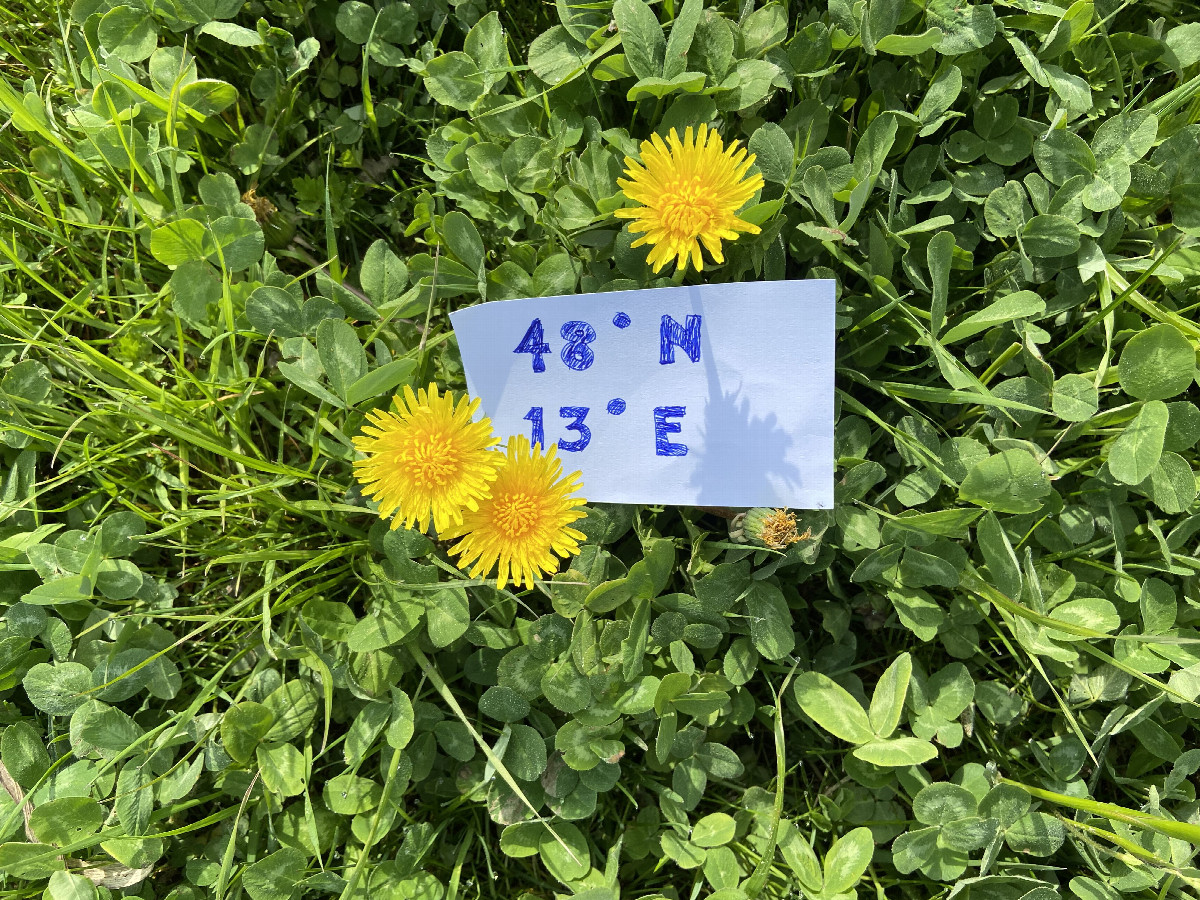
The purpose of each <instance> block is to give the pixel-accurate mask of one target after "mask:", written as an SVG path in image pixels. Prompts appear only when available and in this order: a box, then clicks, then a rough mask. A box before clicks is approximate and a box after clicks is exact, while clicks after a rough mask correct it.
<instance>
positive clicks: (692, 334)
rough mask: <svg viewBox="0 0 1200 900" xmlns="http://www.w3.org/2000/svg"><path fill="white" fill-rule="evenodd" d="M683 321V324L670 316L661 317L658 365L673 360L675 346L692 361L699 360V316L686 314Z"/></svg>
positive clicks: (667, 363)
mask: <svg viewBox="0 0 1200 900" xmlns="http://www.w3.org/2000/svg"><path fill="white" fill-rule="evenodd" d="M684 322H685V323H686V324H685V325H680V324H679V323H678V322H676V321H675V320H674V319H672V318H671V317H670V316H663V317H662V327H661V328H660V329H659V336H660V344H661V352H660V354H659V358H658V361H659V364H660V365H664V366H665V365H669V364H670V363H673V362H675V348H676V347H679V349H680V350H682V351H683V352H684V353H686V354H687V355H688V359H690V360H691V361H692V362H699V361H700V317H699V316H688V317H687V318H686V319H684Z"/></svg>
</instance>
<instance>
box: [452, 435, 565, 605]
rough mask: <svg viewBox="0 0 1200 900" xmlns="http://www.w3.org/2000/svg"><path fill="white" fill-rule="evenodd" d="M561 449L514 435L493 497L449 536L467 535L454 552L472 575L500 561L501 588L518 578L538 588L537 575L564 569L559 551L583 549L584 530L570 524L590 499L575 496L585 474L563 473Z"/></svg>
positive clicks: (454, 548) (476, 574) (483, 503)
mask: <svg viewBox="0 0 1200 900" xmlns="http://www.w3.org/2000/svg"><path fill="white" fill-rule="evenodd" d="M557 450H558V448H557V447H555V446H553V445H551V447H550V450H549V452H548V453H545V454H543V453H542V448H541V446H540V445H536V446H533V447H531V446H530V444H529V438H528V437H526V436H525V435H518V436H516V437H514V438H511V439H509V442H508V448H507V453H506V454H505V455H504V456H503V457H501V458H502V459H503V460H504V465H503V467H502V468H501V469H500V474H499V475H498V476H497V477H496V480H495V482H494V483H493V484H492V490H491V496H489V497H488V498H487V499H486V500H482V501H480V503H479V508H478V509H476V510H473V511H471V512H467V513H464V514H463V520H462V524H461V525H459V526H457V527H455V528H454V529H453V530H452V531H451V532H450V533H449V534H448V535H447V537H450V538H461V540H460V541H459V542H458V544H456V545H455V546H454V547H453V548H452V549H451V551H450V552H451V553H454V554H456V555H457V556H458V557H459V561H458V562H459V567H460V568H463V569H465V568H466V567H467V566H471V569H470V575H471V577H472V578H478V577H480V576H481V575H484V574H485V573H487V572H488V571H490V570H491V568H492V566H493V565H498V567H499V568H498V571H497V573H496V587H498V588H503V587H504V585H505V584H506V583H507V582H509V581H512V582H513V583H514V584H520V583H523V584H524V585H525V587H527V588H532V587H533V580H534V578H535V577H538V576H539V575H541V574H543V573H546V572H552V571H555V570H556V569H557V568H558V560H556V559H555V558H554V555H553V554H555V553H557V554H558V555H559V556H561V557H563V558H566V557H568V556H574V555H575V554H576V553H578V552H579V542H580V541H582V540H583V539H584V534H583V532H581V531H578V530H576V529H574V528H571V527H570V525H571V523H572V522H574V521H576V520H577V519H581V518H583V516H584V512H583V510H582V509H579V507H581V506H582V505H583V504H584V503H586V502H587V501H585V500H584V499H583V498H582V497H573V496H571V494H573V493H574V492H575V491H577V490H579V488H580V487H581V483H580V481H579V476H580V473H579V472H574V473H572V474H571V475H568V476H566V477H560V476H561V475H562V462H561V460H559V459H558V458H557V455H556V454H557ZM496 455H497V456H500V454H499V453H497V454H496Z"/></svg>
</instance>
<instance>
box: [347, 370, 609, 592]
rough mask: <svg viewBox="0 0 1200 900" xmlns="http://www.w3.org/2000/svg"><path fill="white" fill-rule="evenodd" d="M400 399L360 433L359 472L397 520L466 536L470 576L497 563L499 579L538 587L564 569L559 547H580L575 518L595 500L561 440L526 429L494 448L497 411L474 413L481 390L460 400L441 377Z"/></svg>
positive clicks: (569, 552)
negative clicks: (539, 441)
mask: <svg viewBox="0 0 1200 900" xmlns="http://www.w3.org/2000/svg"><path fill="white" fill-rule="evenodd" d="M393 406H394V411H391V410H389V411H383V410H373V411H372V412H370V413H369V414H368V416H367V419H368V422H367V424H366V425H364V426H363V433H362V434H361V435H359V436H358V437H356V438H355V439H354V446H355V447H356V448H357V449H358V450H359V451H360V452H361V453H363V454H365V457H366V458H365V459H360V460H357V461H356V462H355V463H354V467H355V476H356V477H357V478H358V480H359V482H361V483H362V485H363V490H364V493H366V494H367V495H368V496H370V497H373V498H374V499H375V500H376V501H378V503H379V515H380V516H381V517H382V518H384V519H387V518H389V517H390V518H391V519H392V527H393V528H399V527H400V526H401V525H403V526H405V527H406V528H409V527H412V526H413V525H416V526H418V527H419V528H421V529H422V530H424V529H426V528H428V527H429V523H430V522H431V521H432V523H433V527H434V528H435V529H437V532H438V535H439V536H440V537H442V538H445V539H448V540H457V541H458V543H457V544H455V545H454V546H453V547H452V548H451V550H450V552H451V553H453V554H455V555H456V556H458V557H459V562H460V564H461V565H462V566H463V567H464V568H465V567H466V566H470V567H471V569H470V575H471V577H472V578H477V577H479V576H481V575H484V574H485V573H487V572H488V571H490V570H491V568H492V566H493V565H496V566H497V574H496V587H498V588H503V587H504V586H505V585H506V584H507V583H508V582H509V581H510V580H511V581H512V582H513V583H514V584H518V583H523V584H524V585H525V587H527V588H531V587H533V581H534V578H535V577H538V576H540V575H542V574H543V573H547V572H551V571H554V570H555V569H557V567H558V563H557V560H556V559H555V558H554V555H553V554H555V553H557V554H558V555H559V556H561V557H564V558H565V557H568V556H573V555H575V554H576V553H578V552H579V542H580V541H581V540H583V539H584V535H583V533H582V532H580V531H578V530H577V529H575V528H571V527H570V524H571V523H572V522H574V521H576V520H578V519H580V518H582V517H583V515H584V512H583V510H582V509H580V508H579V507H581V506H583V504H584V503H586V502H587V501H585V500H584V499H583V498H582V497H574V496H571V495H572V494H574V493H575V492H576V491H577V490H579V489H580V487H582V484H581V482H580V481H579V476H580V473H579V472H574V473H573V474H571V475H568V476H566V477H560V476H561V475H562V462H561V460H559V459H558V458H557V449H558V448H557V447H556V446H554V445H551V447H550V449H549V451H548V452H546V453H543V452H542V448H541V446H539V445H534V446H532V447H531V446H530V443H529V439H528V438H527V437H525V436H524V435H519V436H517V437H513V438H510V439H509V441H508V446H507V448H506V449H505V450H504V451H501V450H499V449H496V445H497V444H499V439H498V438H497V437H496V436H495V435H494V434H493V433H492V423H491V421H490V420H489V419H488V418H487V417H486V416H485V417H483V418H481V419H480V420H479V421H478V422H476V421H473V419H474V416H475V413H476V412H477V411H478V409H479V400H478V399H475V400H468V399H467V398H466V397H463V398H461V399H460V400H459V401H458V402H457V403H455V400H454V396H453V395H452V394H451V393H450V392H449V391H447V392H446V393H444V394H441V395H440V396H439V394H438V389H437V386H436V385H433V384H431V385H430V386H429V388H428V390H426V389H421V390H418V391H415V392H414V391H413V389H412V388H411V387H406V388H405V389H404V396H403V397H399V396H397V397H396V398H395V399H394V400H393Z"/></svg>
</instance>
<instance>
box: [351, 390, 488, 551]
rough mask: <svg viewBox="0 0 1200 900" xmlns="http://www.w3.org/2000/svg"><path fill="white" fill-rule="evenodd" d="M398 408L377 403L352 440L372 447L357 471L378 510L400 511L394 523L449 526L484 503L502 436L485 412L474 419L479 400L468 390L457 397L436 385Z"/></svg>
mask: <svg viewBox="0 0 1200 900" xmlns="http://www.w3.org/2000/svg"><path fill="white" fill-rule="evenodd" d="M392 402H393V405H394V406H395V412H392V411H386V412H385V411H383V410H372V411H371V412H370V413H368V414H367V418H368V423H367V424H366V425H364V426H363V430H362V434H360V435H359V436H358V437H356V438H355V439H354V446H355V447H357V448H358V450H359V451H360V452H362V453H365V454H366V455H367V458H366V459H360V460H357V461H355V463H354V468H355V472H354V475H355V477H356V478H358V480H359V481H360V482H361V483H362V485H363V492H364V493H365V494H367V495H368V496H370V497H373V498H374V499H375V500H377V501H378V502H379V515H380V516H381V517H383V518H385V519H386V518H388V517H389V516H391V515H392V514H393V513H395V519H393V521H392V527H393V528H399V527H400V526H401V525H404V527H406V528H411V527H412V526H413V524H417V525H418V526H419V527H420V528H421V530H425V529H426V528H428V527H429V522H430V520H431V519H432V520H433V525H434V527H435V528H436V529H437V530H438V531H439V532H441V531H444V530H445V529H447V528H449V527H450V526H451V525H453V524H457V523H459V522H461V521H462V517H463V512H464V511H468V510H475V509H477V508H478V505H479V501H480V500H481V499H482V498H484V497H486V496H487V492H488V485H489V484H490V483H491V482H492V481H493V480H494V479H495V477H496V473H497V471H498V470H499V468H500V465H501V462H502V458H501V456H500V454H499V453H496V452H495V451H493V450H489V449H488V448H489V447H492V446H494V445H495V444H498V443H499V438H497V437H496V436H495V435H493V434H492V423H491V421H490V420H489V419H488V418H487V417H486V416H485V417H484V418H482V419H480V420H479V421H478V422H473V421H471V419H472V417H473V416H474V415H475V412H476V410H478V409H479V400H478V399H475V400H468V399H467V398H466V397H463V398H462V399H461V400H459V401H458V404H457V405H455V402H454V395H453V394H451V393H450V392H449V391H447V392H446V393H444V394H442V395H441V396H439V395H438V389H437V385H434V384H431V385H429V389H428V391H426V390H425V389H424V388H422V389H421V390H419V391H417V392H416V393H414V392H413V389H412V388H411V387H408V386H405V388H404V398H403V399H401V398H400V397H396V398H395V399H394V400H393V401H392Z"/></svg>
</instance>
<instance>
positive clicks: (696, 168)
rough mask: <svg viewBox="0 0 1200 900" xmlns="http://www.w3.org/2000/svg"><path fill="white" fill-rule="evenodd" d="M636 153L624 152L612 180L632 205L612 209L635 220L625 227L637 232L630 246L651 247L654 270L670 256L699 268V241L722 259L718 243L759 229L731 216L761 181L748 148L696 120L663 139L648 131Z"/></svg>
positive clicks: (679, 264) (682, 265)
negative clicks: (621, 173) (636, 156)
mask: <svg viewBox="0 0 1200 900" xmlns="http://www.w3.org/2000/svg"><path fill="white" fill-rule="evenodd" d="M641 156H642V161H641V162H640V163H639V162H637V161H636V160H633V159H630V158H629V157H625V174H626V175H627V176H628V178H618V179H617V185H618V187H620V188H621V189H622V190H623V191H624V192H625V196H626V197H628V198H629V199H630V200H632V201H634V203H636V204H638V205H637V206H633V207H630V208H627V209H618V210H617V211H616V212H614V213H613V215H614V216H616V217H617V218H619V219H632V220H633V221H632V222H631V223H630V225H629V230H630V232H632V233H633V234H640V235H641V237H639V238H638V239H637V240H636V241H634V242H633V244H632V245H631V246H633V247H640V246H642V245H643V244H649V245H650V247H651V250H650V253H649V255H648V256H647V258H646V261H647V262H648V263H649V264H650V265H651V266H652V267H653V269H654V272H655V274H657V273H658V272H659V271H661V270H662V268H663V267H664V266H666V265H667V263H669V262H671V261H672V260H674V261H675V265H676V266H677V267H678V269H679V270H681V271H686V270H687V267H688V262H689V261H690V262H691V264H692V267H693V268H695V269H696V270H697V271H701V270H703V269H704V256H703V254H701V252H700V247H701V245H703V246H704V248H705V249H706V250H708V252H709V254H710V255H711V256H712V258H713V260H714V261H715V262H716V263H718V264H720V263H723V262H724V261H725V255H724V253H723V252H722V250H721V241H723V240H724V241H736V240H737V238H738V233H739V232H743V231H744V232H748V233H749V234H758V233H759V227H758V226H757V225H755V224H754V223H752V222H747V221H745V220H744V219H741V218H739V217H738V215H737V212H738V210H739V209H741V208H742V207H743V206H744V205H745V204H746V203H747V202H748V201H749V200H750V198H752V197H753V196H754V195H755V194H756V193H757V192H758V191H760V190H762V187H763V177H762V175H759V174H757V173H755V174H753V175H751V174H750V167H751V166H752V165H754V154H753V153H751V154H749V155H747V153H746V150H745V149H738V146H737V144H736V143H733V144H730V145H729V148H728V149H726V147H725V145H724V142H723V141H722V140H721V136H720V135H719V134H717V133H716V132H715V131H712V130H710V129H709V127H708V126H707V125H701V126H700V127H699V128H698V129H696V131H695V132H693V131H692V128H691V126H689V127H688V128H686V129H685V130H684V134H683V139H682V140H680V138H679V133H678V132H676V130H675V129H674V128H672V129H671V131H670V132H669V133H668V134H667V138H666V140H665V141H664V140H663V139H662V138H661V137H660V136H659V135H657V134H655V135H651V136H650V140H648V141H642V153H641Z"/></svg>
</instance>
